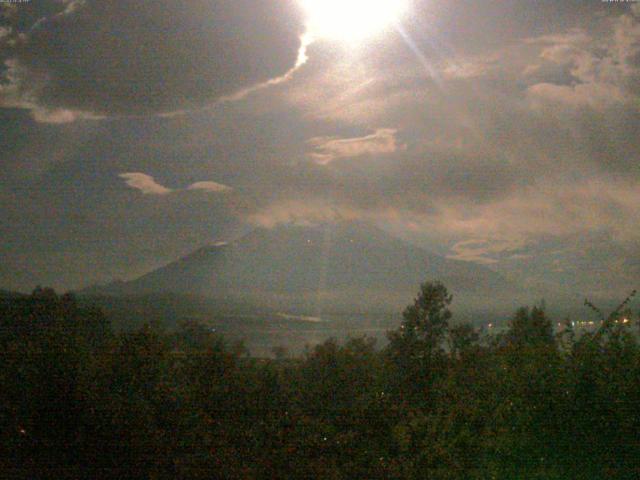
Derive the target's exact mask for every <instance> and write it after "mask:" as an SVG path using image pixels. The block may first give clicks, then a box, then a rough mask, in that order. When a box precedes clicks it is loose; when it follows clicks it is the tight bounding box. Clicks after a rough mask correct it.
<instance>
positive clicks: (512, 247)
mask: <svg viewBox="0 0 640 480" xmlns="http://www.w3.org/2000/svg"><path fill="white" fill-rule="evenodd" d="M525 245H526V242H525V241H524V240H523V239H518V238H512V239H504V238H503V239H471V240H464V241H461V242H457V243H456V244H455V245H454V246H453V247H451V251H452V252H453V253H451V254H449V255H447V258H452V259H455V260H463V261H466V262H474V263H480V264H483V265H491V264H494V263H498V262H499V261H500V259H501V257H503V256H505V255H504V254H508V253H510V252H514V251H517V250H520V249H522V248H523V247H524V246H525ZM509 258H510V259H514V258H528V256H527V255H522V254H513V255H510V256H509Z"/></svg>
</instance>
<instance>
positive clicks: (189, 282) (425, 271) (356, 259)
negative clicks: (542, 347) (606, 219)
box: [85, 223, 513, 311]
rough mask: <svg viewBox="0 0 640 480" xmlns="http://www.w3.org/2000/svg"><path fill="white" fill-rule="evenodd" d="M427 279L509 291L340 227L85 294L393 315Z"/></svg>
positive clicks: (244, 241)
mask: <svg viewBox="0 0 640 480" xmlns="http://www.w3.org/2000/svg"><path fill="white" fill-rule="evenodd" d="M427 279H438V280H441V281H443V282H444V283H445V284H446V285H447V286H448V287H449V289H450V290H451V291H452V292H453V293H454V294H456V295H462V296H465V297H467V298H474V297H482V298H486V296H487V295H494V294H495V292H498V291H500V292H512V291H513V289H512V288H511V286H510V285H509V284H508V283H507V282H506V281H505V280H504V278H503V277H502V276H500V275H499V274H497V273H495V272H493V271H491V270H489V269H488V268H486V267H483V266H480V265H476V264H472V263H468V262H462V261H456V260H450V259H446V258H443V257H440V256H438V255H434V254H431V253H428V252H426V251H425V250H422V249H420V248H418V247H415V246H412V245H410V244H407V243H405V242H404V241H402V240H399V239H397V238H394V237H392V236H390V235H389V234H387V233H386V232H383V231H382V230H379V229H376V228H373V227H370V226H366V225H362V224H359V223H344V224H338V225H328V224H327V225H322V226H318V227H307V226H304V227H303V226H293V225H287V226H280V227H276V228H274V229H256V230H254V231H252V232H251V233H249V234H248V235H246V236H244V237H242V238H240V239H238V240H236V241H234V242H231V243H229V244H226V245H217V246H209V247H204V248H201V249H199V250H197V251H195V252H193V253H191V254H190V255H187V256H186V257H184V258H181V259H179V260H177V261H175V262H173V263H170V264H169V265H166V266H165V267H162V268H159V269H157V270H154V271H152V272H150V273H148V274H146V275H143V276H142V277H140V278H138V279H135V280H133V281H131V282H122V283H120V284H114V285H112V286H110V287H107V288H104V289H102V290H100V289H98V291H92V292H90V293H94V294H95V293H102V294H120V295H122V294H126V295H141V294H149V293H179V294H190V295H202V296H207V297H212V298H221V299H222V298H226V299H229V298H233V299H236V300H246V301H250V302H258V303H260V304H262V305H265V306H270V307H281V306H286V307H287V308H289V309H291V308H296V309H301V310H305V311H312V310H313V309H315V308H325V309H326V308H331V307H333V308H339V309H345V308H346V309H348V308H352V307H353V308H357V309H362V308H366V307H367V306H372V307H376V308H378V307H383V306H385V307H389V308H390V309H397V308H398V307H399V306H401V305H406V304H407V302H408V301H410V300H411V298H412V296H413V295H414V294H415V292H416V291H417V288H418V285H419V284H420V283H421V282H423V281H425V280H427ZM492 292H493V293H492ZM85 293H89V292H85Z"/></svg>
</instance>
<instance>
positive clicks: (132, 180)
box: [118, 172, 173, 195]
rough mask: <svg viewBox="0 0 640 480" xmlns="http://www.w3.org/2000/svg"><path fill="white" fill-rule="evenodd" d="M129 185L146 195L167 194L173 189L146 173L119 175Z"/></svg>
mask: <svg viewBox="0 0 640 480" xmlns="http://www.w3.org/2000/svg"><path fill="white" fill-rule="evenodd" d="M118 176H119V177H120V178H123V179H124V180H125V182H126V184H127V185H128V186H130V187H131V188H135V189H136V190H140V191H141V192H142V193H143V194H145V195H167V194H169V193H171V192H173V190H171V189H170V188H167V187H164V186H162V185H160V184H159V183H157V182H156V181H155V180H154V179H153V177H152V176H150V175H147V174H145V173H139V172H131V173H121V174H120V175H118Z"/></svg>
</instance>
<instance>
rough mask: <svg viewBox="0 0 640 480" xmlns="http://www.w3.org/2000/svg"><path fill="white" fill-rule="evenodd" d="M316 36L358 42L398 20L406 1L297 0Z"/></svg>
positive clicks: (310, 30) (310, 31)
mask: <svg viewBox="0 0 640 480" xmlns="http://www.w3.org/2000/svg"><path fill="white" fill-rule="evenodd" d="M301 1H302V5H303V6H304V8H305V10H306V12H307V15H308V22H309V23H308V27H309V33H310V34H311V35H312V36H314V37H316V38H327V39H331V40H341V41H347V42H355V41H361V40H363V39H365V38H367V37H370V36H372V35H374V34H377V33H379V32H381V31H384V30H386V29H388V28H389V27H391V26H392V25H393V23H394V22H395V21H397V20H399V19H400V16H401V15H402V14H403V12H404V10H405V8H406V0H301Z"/></svg>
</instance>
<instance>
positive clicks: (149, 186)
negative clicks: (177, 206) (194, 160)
mask: <svg viewBox="0 0 640 480" xmlns="http://www.w3.org/2000/svg"><path fill="white" fill-rule="evenodd" d="M118 176H119V177H120V178H123V179H124V180H125V183H126V184H127V185H128V186H130V187H131V188H135V189H136V190H140V191H141V192H142V193H143V194H145V195H167V194H169V193H173V192H179V191H181V190H179V189H178V190H175V189H171V188H167V187H165V186H163V185H160V184H159V183H158V182H156V181H155V180H154V178H153V177H152V176H151V175H147V174H146V173H140V172H131V173H121V174H120V175H118ZM185 190H191V191H195V190H200V191H204V192H210V193H225V192H230V191H231V190H233V189H232V188H231V187H228V186H227V185H222V184H221V183H217V182H212V181H204V182H195V183H193V184H191V185H189V186H188V187H187V188H186V189H185Z"/></svg>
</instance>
